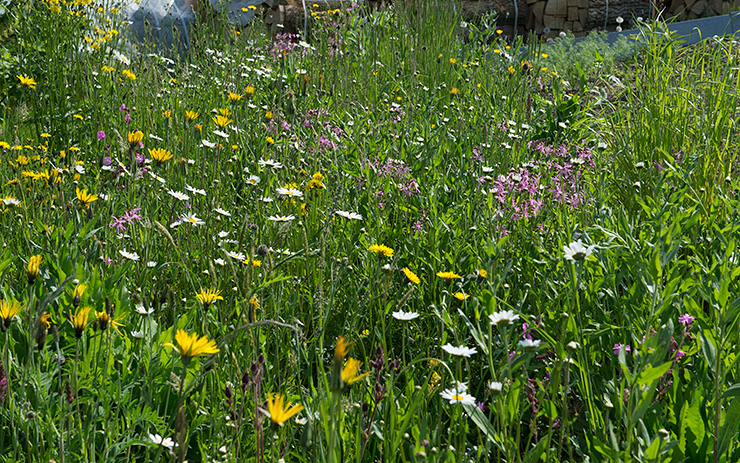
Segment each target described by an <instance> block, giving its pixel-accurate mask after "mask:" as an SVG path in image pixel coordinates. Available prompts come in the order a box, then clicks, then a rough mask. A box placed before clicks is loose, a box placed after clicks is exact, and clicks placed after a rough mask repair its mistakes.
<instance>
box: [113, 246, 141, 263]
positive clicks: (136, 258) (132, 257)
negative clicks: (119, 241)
mask: <svg viewBox="0 0 740 463" xmlns="http://www.w3.org/2000/svg"><path fill="white" fill-rule="evenodd" d="M118 252H119V254H121V255H122V256H123V257H125V258H126V259H128V260H133V261H134V262H139V255H138V254H136V253H135V252H128V251H126V250H125V249H121V250H120V251H118Z"/></svg>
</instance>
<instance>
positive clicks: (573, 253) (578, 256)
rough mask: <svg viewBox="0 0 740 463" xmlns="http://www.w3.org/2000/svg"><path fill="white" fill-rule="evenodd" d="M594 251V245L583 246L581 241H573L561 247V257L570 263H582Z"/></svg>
mask: <svg viewBox="0 0 740 463" xmlns="http://www.w3.org/2000/svg"><path fill="white" fill-rule="evenodd" d="M594 249H596V246H595V245H593V244H592V245H591V246H584V245H583V242H582V241H581V240H577V241H573V242H572V243H570V244H569V245H567V246H566V245H563V257H564V258H565V260H568V261H570V262H574V261H577V260H578V261H582V260H585V259H586V258H588V256H590V255H591V254H592V253H593V252H594Z"/></svg>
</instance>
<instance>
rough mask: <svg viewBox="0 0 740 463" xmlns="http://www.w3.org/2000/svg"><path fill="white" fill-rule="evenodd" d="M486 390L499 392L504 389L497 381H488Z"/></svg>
mask: <svg viewBox="0 0 740 463" xmlns="http://www.w3.org/2000/svg"><path fill="white" fill-rule="evenodd" d="M488 389H490V390H491V391H493V392H501V391H502V390H503V389H504V384H503V383H500V382H498V381H489V382H488Z"/></svg>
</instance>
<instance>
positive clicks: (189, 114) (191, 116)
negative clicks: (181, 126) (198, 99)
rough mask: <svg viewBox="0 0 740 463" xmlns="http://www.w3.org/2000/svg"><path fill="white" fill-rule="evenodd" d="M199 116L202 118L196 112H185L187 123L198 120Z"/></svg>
mask: <svg viewBox="0 0 740 463" xmlns="http://www.w3.org/2000/svg"><path fill="white" fill-rule="evenodd" d="M198 116H200V114H198V113H197V112H195V111H185V120H186V121H194V120H196V119H198Z"/></svg>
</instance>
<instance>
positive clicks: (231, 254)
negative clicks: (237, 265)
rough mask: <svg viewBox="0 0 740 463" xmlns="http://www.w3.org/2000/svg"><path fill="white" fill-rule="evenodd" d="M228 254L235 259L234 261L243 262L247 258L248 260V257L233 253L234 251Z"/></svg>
mask: <svg viewBox="0 0 740 463" xmlns="http://www.w3.org/2000/svg"><path fill="white" fill-rule="evenodd" d="M226 254H228V255H229V257H231V258H232V259H234V260H238V261H242V260H244V259H246V258H247V257H246V256H245V255H244V254H242V253H241V252H233V251H229V252H227V253H226Z"/></svg>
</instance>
